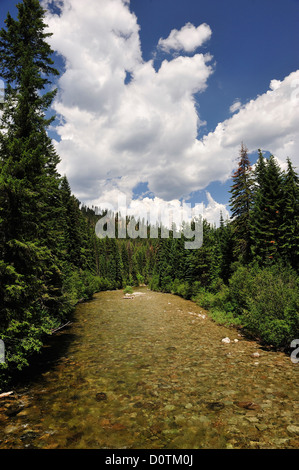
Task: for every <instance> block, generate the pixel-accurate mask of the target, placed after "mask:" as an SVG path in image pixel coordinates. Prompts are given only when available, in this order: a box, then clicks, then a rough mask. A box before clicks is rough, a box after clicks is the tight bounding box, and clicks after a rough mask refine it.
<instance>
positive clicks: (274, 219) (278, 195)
mask: <svg viewBox="0 0 299 470" xmlns="http://www.w3.org/2000/svg"><path fill="white" fill-rule="evenodd" d="M255 177H256V190H255V197H254V207H253V210H252V213H251V222H250V236H251V249H252V255H253V257H254V259H256V260H257V261H259V262H260V263H261V264H265V263H266V264H267V263H271V262H273V261H277V260H278V258H279V257H280V254H281V245H282V244H281V225H282V203H283V184H282V183H283V180H282V173H281V169H280V167H279V165H278V163H277V162H276V160H275V158H274V156H273V155H270V157H269V159H268V160H263V159H262V156H261V155H260V158H259V161H258V165H257V167H256V170H255Z"/></svg>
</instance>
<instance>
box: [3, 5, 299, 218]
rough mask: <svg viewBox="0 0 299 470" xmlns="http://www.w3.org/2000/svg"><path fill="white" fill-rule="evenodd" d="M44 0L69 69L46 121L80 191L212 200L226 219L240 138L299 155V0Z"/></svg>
mask: <svg viewBox="0 0 299 470" xmlns="http://www.w3.org/2000/svg"><path fill="white" fill-rule="evenodd" d="M16 3H17V1H15V0H0V26H3V21H4V19H5V17H6V14H7V11H8V10H9V11H10V12H11V14H12V15H13V14H14V13H15V4H16ZM41 3H42V5H43V6H44V7H45V8H46V9H47V14H46V23H47V24H48V27H49V31H50V32H52V33H53V36H52V37H51V38H49V40H48V41H49V42H50V44H51V46H52V48H53V49H54V50H55V56H54V58H55V62H56V65H57V67H58V68H59V70H60V72H61V75H60V77H59V79H58V80H57V81H56V82H55V85H56V86H57V87H58V94H57V97H56V99H55V102H54V103H53V105H52V111H53V112H54V113H56V115H57V119H56V120H55V122H54V123H53V125H52V128H51V129H50V130H49V133H50V136H51V137H52V139H53V143H54V145H55V148H56V150H57V152H58V154H59V155H60V158H61V163H60V164H59V167H58V170H59V172H60V173H61V174H62V175H64V174H65V175H66V176H67V178H68V180H69V182H70V185H71V188H72V191H73V193H74V194H75V195H76V196H77V197H78V199H79V200H80V201H81V202H82V203H85V204H87V205H89V206H92V205H93V206H102V207H103V206H107V204H108V203H109V204H110V205H112V206H113V207H115V208H116V207H117V202H118V200H119V195H120V194H122V195H123V196H124V195H125V198H126V201H127V206H128V210H130V211H131V212H135V213H136V211H138V210H139V209H140V208H144V207H147V209H148V210H150V208H151V207H155V208H157V207H168V206H169V204H171V205H172V207H174V208H175V210H176V209H178V208H179V207H180V204H181V202H182V201H185V202H187V203H191V204H192V205H194V204H197V203H203V204H204V217H205V218H206V219H207V220H208V221H209V222H211V223H215V224H218V223H219V217H220V211H222V213H223V216H224V218H226V217H229V198H230V194H229V192H228V191H229V189H230V186H231V184H232V183H231V175H232V173H233V171H234V170H235V169H236V165H237V161H238V157H239V151H240V146H241V142H243V143H244V144H245V145H246V147H247V148H248V152H249V156H250V159H251V161H252V163H253V164H254V163H255V161H256V155H257V150H258V149H261V150H262V151H263V152H265V155H268V154H269V153H272V154H273V155H274V156H275V157H276V158H277V160H278V162H279V163H280V164H281V166H282V168H283V167H284V165H285V161H286V158H287V157H290V158H291V160H292V162H293V163H294V165H295V167H298V168H299V134H298V129H299V105H298V104H299V47H298V45H299V1H298V0H284V1H283V2H282V1H281V0H242V1H240V0H226V1H223V0H209V1H207V0H205V1H203V0H84V2H82V0H41Z"/></svg>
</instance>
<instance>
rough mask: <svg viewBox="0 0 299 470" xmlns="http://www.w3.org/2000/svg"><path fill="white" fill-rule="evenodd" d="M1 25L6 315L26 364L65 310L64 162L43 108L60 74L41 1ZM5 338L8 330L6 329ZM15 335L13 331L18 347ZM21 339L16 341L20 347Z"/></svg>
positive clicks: (11, 356)
mask: <svg viewBox="0 0 299 470" xmlns="http://www.w3.org/2000/svg"><path fill="white" fill-rule="evenodd" d="M17 8H18V17H17V19H16V20H14V19H13V18H12V17H11V16H10V14H8V16H7V19H6V28H5V29H2V30H1V31H0V76H1V77H2V78H3V79H4V80H5V81H6V85H7V86H6V94H5V103H4V106H3V115H2V117H1V128H0V129H1V132H0V217H1V219H0V220H1V229H0V251H1V261H0V285H1V288H0V297H1V299H0V308H1V314H0V319H1V320H0V321H1V325H0V326H1V331H2V332H3V331H4V332H5V334H4V339H5V343H6V345H7V347H8V360H9V361H11V362H16V363H17V362H18V365H19V367H21V366H22V364H26V359H24V358H25V357H26V355H28V354H30V353H31V352H32V351H34V350H36V349H39V347H40V345H41V343H40V336H41V333H42V332H43V329H44V328H46V325H47V324H49V323H51V316H50V315H49V312H51V313H52V314H53V317H55V315H59V314H60V313H59V312H60V310H62V309H61V308H60V307H61V303H60V302H61V301H62V297H63V296H62V291H61V288H62V278H61V272H60V268H59V265H58V263H57V258H56V253H57V248H56V246H57V236H59V234H58V225H59V220H60V216H61V204H60V197H59V181H60V178H59V175H58V173H57V171H56V165H57V163H58V161H59V158H58V156H57V155H56V153H55V151H54V148H53V146H52V143H51V141H50V139H49V137H48V135H47V127H48V126H49V124H50V122H51V121H52V119H53V118H50V119H47V118H46V117H45V113H46V110H47V108H48V107H49V106H50V104H51V102H52V100H53V98H54V96H55V91H48V92H47V91H45V88H46V87H47V85H49V84H50V80H49V77H50V76H53V75H58V72H57V71H56V69H55V68H54V67H53V61H52V59H51V58H50V56H51V54H52V50H51V48H50V46H49V45H48V44H47V42H46V39H47V37H48V36H50V34H46V33H44V29H45V27H46V25H45V24H44V10H43V9H42V8H41V6H40V3H39V1H38V0H24V1H23V2H22V3H19V4H18V5H17ZM2 336H3V333H2ZM10 336H15V337H17V338H19V339H18V342H17V341H15V343H14V346H12V343H11V342H10V339H9V338H10ZM15 345H18V346H15Z"/></svg>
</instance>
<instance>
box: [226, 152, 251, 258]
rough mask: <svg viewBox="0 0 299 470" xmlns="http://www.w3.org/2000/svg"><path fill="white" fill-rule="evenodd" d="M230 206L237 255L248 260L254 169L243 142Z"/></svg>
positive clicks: (234, 175)
mask: <svg viewBox="0 0 299 470" xmlns="http://www.w3.org/2000/svg"><path fill="white" fill-rule="evenodd" d="M232 179H233V185H232V188H231V190H230V193H231V198H230V207H231V217H232V221H233V228H234V235H235V239H236V251H237V255H241V256H242V257H243V258H244V259H245V260H248V257H249V252H250V237H249V218H250V210H251V205H252V169H251V165H250V161H249V158H248V150H247V148H246V147H245V146H244V144H243V143H242V144H241V150H240V159H239V164H238V168H237V170H236V171H235V173H234V174H233V176H232Z"/></svg>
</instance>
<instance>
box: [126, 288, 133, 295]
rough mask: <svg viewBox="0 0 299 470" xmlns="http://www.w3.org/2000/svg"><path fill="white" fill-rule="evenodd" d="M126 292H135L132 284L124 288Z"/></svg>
mask: <svg viewBox="0 0 299 470" xmlns="http://www.w3.org/2000/svg"><path fill="white" fill-rule="evenodd" d="M124 294H133V289H132V287H131V286H126V287H125V288H124Z"/></svg>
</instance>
